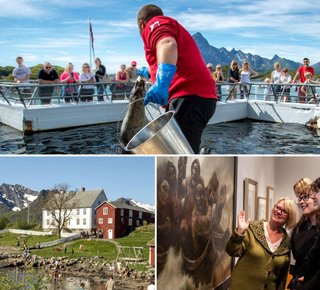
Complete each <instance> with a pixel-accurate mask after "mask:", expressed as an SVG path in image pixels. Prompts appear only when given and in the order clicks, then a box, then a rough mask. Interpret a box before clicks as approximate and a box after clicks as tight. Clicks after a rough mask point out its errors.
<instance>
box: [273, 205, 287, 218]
mask: <svg viewBox="0 0 320 290" xmlns="http://www.w3.org/2000/svg"><path fill="white" fill-rule="evenodd" d="M274 209H275V210H276V211H280V213H281V214H282V215H283V216H287V215H288V214H289V213H288V212H287V211H286V210H285V209H284V208H282V207H280V206H278V205H275V206H274Z"/></svg>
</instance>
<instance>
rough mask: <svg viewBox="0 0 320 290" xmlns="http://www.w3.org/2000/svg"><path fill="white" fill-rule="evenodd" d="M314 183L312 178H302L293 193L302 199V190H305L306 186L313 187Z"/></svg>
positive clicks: (295, 185) (294, 187)
mask: <svg viewBox="0 0 320 290" xmlns="http://www.w3.org/2000/svg"><path fill="white" fill-rule="evenodd" d="M311 184H312V181H311V179H310V178H308V177H302V178H301V179H299V180H298V181H297V182H296V183H295V184H294V186H293V191H294V194H295V195H296V197H297V198H299V197H300V192H301V190H302V188H304V187H305V186H308V185H309V186H311Z"/></svg>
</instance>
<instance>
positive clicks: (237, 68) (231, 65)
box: [230, 60, 239, 71]
mask: <svg viewBox="0 0 320 290" xmlns="http://www.w3.org/2000/svg"><path fill="white" fill-rule="evenodd" d="M234 64H236V65H237V66H236V68H235V69H233V65H234ZM230 68H231V70H233V71H236V70H239V63H238V62H237V61H236V60H233V61H232V62H231V64H230Z"/></svg>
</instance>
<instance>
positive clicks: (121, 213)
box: [120, 208, 124, 216]
mask: <svg viewBox="0 0 320 290" xmlns="http://www.w3.org/2000/svg"><path fill="white" fill-rule="evenodd" d="M120 215H121V216H124V209H123V208H122V209H121V212H120Z"/></svg>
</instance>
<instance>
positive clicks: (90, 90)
mask: <svg viewBox="0 0 320 290" xmlns="http://www.w3.org/2000/svg"><path fill="white" fill-rule="evenodd" d="M79 78H80V82H81V83H94V82H95V81H96V80H95V77H94V74H93V72H91V69H90V65H89V64H88V63H87V62H85V63H84V64H83V65H82V71H81V73H80V76H79ZM93 94H94V87H93V85H84V86H82V89H81V101H82V102H92V101H93ZM82 96H87V97H82Z"/></svg>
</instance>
